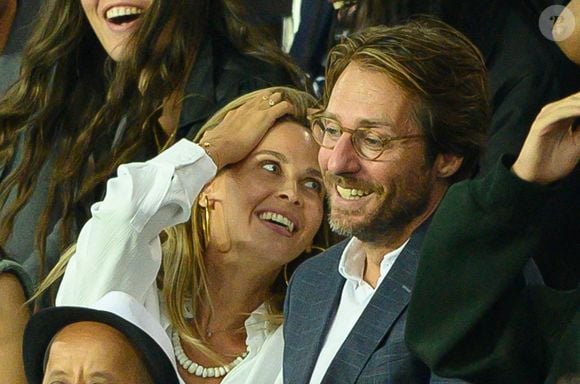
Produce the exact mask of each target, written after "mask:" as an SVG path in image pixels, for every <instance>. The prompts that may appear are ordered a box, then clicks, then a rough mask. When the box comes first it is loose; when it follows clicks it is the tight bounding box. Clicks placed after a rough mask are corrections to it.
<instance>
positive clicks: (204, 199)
mask: <svg viewBox="0 0 580 384" xmlns="http://www.w3.org/2000/svg"><path fill="white" fill-rule="evenodd" d="M212 194H213V182H210V183H209V184H207V185H206V186H205V187H204V188H203V189H202V191H201V192H200V193H199V198H198V199H197V204H198V205H199V206H200V207H202V208H210V209H211V208H212V205H213V203H212V201H214V199H212ZM208 205H209V207H208Z"/></svg>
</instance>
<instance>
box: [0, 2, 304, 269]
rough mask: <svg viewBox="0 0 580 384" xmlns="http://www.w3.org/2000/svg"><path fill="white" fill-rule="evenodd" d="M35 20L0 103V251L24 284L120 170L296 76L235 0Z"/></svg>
mask: <svg viewBox="0 0 580 384" xmlns="http://www.w3.org/2000/svg"><path fill="white" fill-rule="evenodd" d="M39 14H40V15H41V16H40V17H39V19H38V20H37V23H36V24H35V30H34V32H33V34H32V37H31V39H30V41H29V42H28V44H27V47H26V49H25V52H24V55H23V59H22V71H21V76H20V79H19V80H18V81H17V82H16V83H15V84H14V85H13V86H12V88H11V89H10V90H9V91H8V93H7V94H6V96H5V97H4V98H3V99H1V100H0V170H1V173H0V245H1V246H3V247H4V248H5V249H6V251H7V253H8V255H9V256H11V257H12V258H14V259H16V260H17V261H19V262H21V263H22V264H23V265H25V267H26V268H27V270H28V272H29V273H30V274H31V275H32V276H33V277H35V278H37V277H38V276H43V275H44V271H45V270H47V269H48V268H49V267H51V266H52V265H53V264H54V263H55V262H56V260H57V259H58V256H59V255H60V253H61V252H62V250H64V249H65V248H66V246H68V245H69V244H70V243H71V242H72V241H73V239H74V238H75V237H76V235H77V234H78V229H79V228H80V227H81V226H82V224H83V223H84V222H85V221H86V220H87V219H88V217H87V212H88V208H89V206H90V204H91V203H92V202H93V201H94V199H95V196H101V194H102V189H103V187H104V185H103V184H104V182H105V181H106V180H107V178H109V177H110V176H111V175H112V174H113V172H114V170H115V169H116V168H117V167H118V166H119V165H120V164H122V163H125V162H130V161H137V160H143V159H146V158H150V157H153V156H154V155H156V154H157V153H158V152H159V151H160V150H161V149H163V148H166V147H168V146H169V145H170V144H172V143H173V142H175V141H176V140H178V139H180V138H183V137H193V136H195V134H196V133H197V132H198V130H199V128H200V127H201V126H202V125H203V123H204V122H205V121H206V120H207V118H208V117H209V116H211V114H212V113H214V112H215V111H216V110H217V109H218V108H220V107H221V106H223V105H225V104H227V102H229V101H230V100H232V99H234V98H235V97H237V96H239V95H241V94H244V93H246V92H249V91H252V90H255V89H259V88H264V87H267V86H272V85H277V84H290V83H297V82H299V80H300V74H299V72H298V71H297V70H296V69H295V67H294V66H293V65H292V64H291V62H290V60H288V59H287V57H286V56H284V54H283V53H282V52H281V51H280V50H279V49H278V48H277V47H276V46H275V43H274V40H272V39H268V37H267V36H265V35H264V34H262V33H261V32H260V31H258V30H257V29H256V28H254V27H252V26H251V25H248V24H247V23H245V22H244V18H243V12H242V11H241V8H240V5H239V4H238V1H237V0H211V1H210V0H155V1H152V0H122V1H121V0H63V1H58V2H57V1H45V2H44V8H43V9H42V10H41V12H40V13H39ZM32 228H34V236H33V230H31V229H32ZM37 255H38V256H39V257H38V256H37Z"/></svg>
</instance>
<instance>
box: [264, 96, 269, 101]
mask: <svg viewBox="0 0 580 384" xmlns="http://www.w3.org/2000/svg"><path fill="white" fill-rule="evenodd" d="M269 98H270V97H269V96H262V100H264V101H266V100H268V99H269Z"/></svg>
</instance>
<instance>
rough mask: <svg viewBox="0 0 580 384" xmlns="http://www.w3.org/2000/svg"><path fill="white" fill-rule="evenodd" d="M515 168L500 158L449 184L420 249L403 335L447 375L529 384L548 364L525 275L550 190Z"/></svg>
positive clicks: (543, 373) (538, 379)
mask: <svg viewBox="0 0 580 384" xmlns="http://www.w3.org/2000/svg"><path fill="white" fill-rule="evenodd" d="M510 166H511V162H510V160H509V159H507V158H505V157H504V158H502V159H501V161H500V162H499V163H498V164H497V166H496V167H495V168H494V170H493V171H492V172H491V173H490V174H489V175H487V176H486V177H485V178H484V179H481V180H475V181H466V182H463V183H459V184H457V185H456V186H454V187H452V188H451V189H450V190H449V192H448V194H447V196H446V197H445V199H444V200H443V202H442V203H441V206H440V208H439V209H438V211H437V213H436V215H435V216H434V219H433V222H432V224H431V227H430V229H429V233H428V235H427V237H426V240H425V243H424V246H423V251H422V256H421V260H420V263H419V268H418V273H417V280H416V284H415V287H414V289H413V296H412V299H411V303H410V308H409V315H408V321H407V329H406V339H407V343H408V346H409V348H410V349H411V350H412V351H413V352H414V353H416V354H417V356H418V357H419V358H420V359H421V360H423V361H425V362H426V363H427V364H428V365H429V366H430V367H431V369H433V370H434V371H435V372H436V373H437V374H439V375H441V376H448V377H459V378H462V379H464V380H467V381H470V382H473V383H486V384H487V383H494V384H499V383H510V384H514V383H526V384H528V383H541V382H543V379H544V378H545V376H546V372H547V370H548V365H549V360H548V359H546V354H547V350H546V344H545V342H544V339H543V337H542V334H541V332H540V331H539V330H538V327H537V324H536V318H535V316H534V311H530V310H528V308H529V307H530V305H532V303H533V299H531V298H530V295H529V292H528V290H527V289H526V288H525V284H524V280H523V278H522V277H521V272H522V269H523V267H524V265H525V264H526V262H527V261H528V260H529V259H530V258H531V257H533V256H534V252H535V251H536V250H537V249H538V248H539V247H538V244H539V242H540V241H541V236H540V234H541V225H540V211H541V208H542V206H543V204H544V202H545V200H546V198H547V196H548V194H549V188H544V187H541V186H539V185H535V184H531V183H527V182H524V181H522V180H520V179H518V178H517V177H515V175H513V174H512V173H511V172H510V170H509V168H510Z"/></svg>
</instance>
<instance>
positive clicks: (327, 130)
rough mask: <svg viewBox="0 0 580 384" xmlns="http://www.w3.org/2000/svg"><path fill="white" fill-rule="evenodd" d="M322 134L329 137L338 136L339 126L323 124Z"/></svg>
mask: <svg viewBox="0 0 580 384" xmlns="http://www.w3.org/2000/svg"><path fill="white" fill-rule="evenodd" d="M324 134H325V135H328V136H331V137H337V136H340V128H338V127H335V126H332V125H326V126H324Z"/></svg>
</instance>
